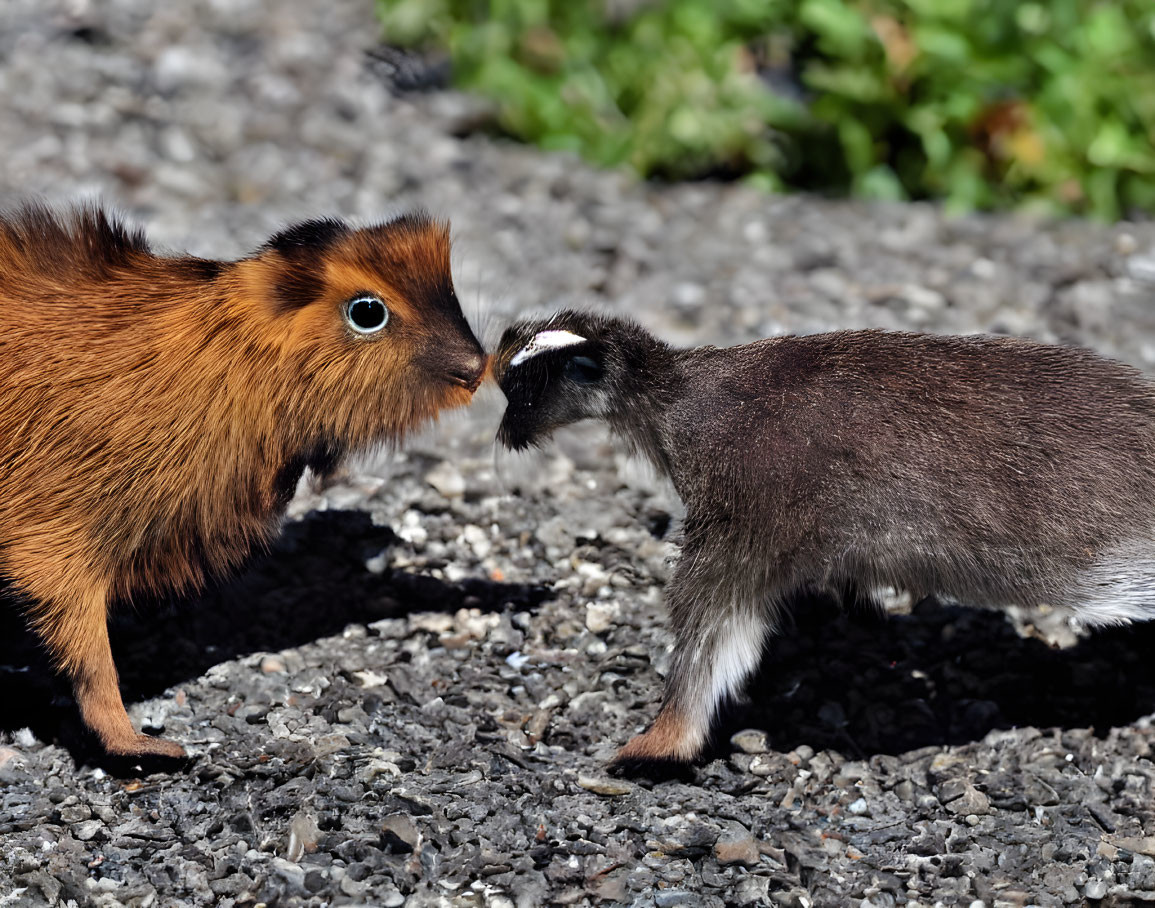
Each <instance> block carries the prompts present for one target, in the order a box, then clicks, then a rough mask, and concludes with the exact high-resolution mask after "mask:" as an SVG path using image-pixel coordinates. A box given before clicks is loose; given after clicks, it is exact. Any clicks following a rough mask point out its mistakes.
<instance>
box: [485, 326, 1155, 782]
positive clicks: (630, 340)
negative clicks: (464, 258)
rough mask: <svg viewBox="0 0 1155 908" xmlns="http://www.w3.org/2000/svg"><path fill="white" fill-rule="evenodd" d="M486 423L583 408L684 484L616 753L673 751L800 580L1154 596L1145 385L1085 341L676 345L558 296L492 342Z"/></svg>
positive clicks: (1015, 598)
mask: <svg viewBox="0 0 1155 908" xmlns="http://www.w3.org/2000/svg"><path fill="white" fill-rule="evenodd" d="M494 374H495V377H496V378H497V380H498V381H499V383H500V385H501V388H502V390H503V391H504V392H505V395H506V397H507V398H508V400H509V405H508V408H507V410H506V413H505V416H504V418H503V420H502V423H501V429H500V436H499V437H500V438H501V440H502V441H503V442H504V443H505V444H506V445H508V446H509V447H512V448H524V447H526V446H527V445H535V444H539V443H540V442H541V441H543V440H544V439H545V438H547V437H548V436H549V434H550V433H551V432H552V431H553V430H554V429H555V428H557V427H559V426H562V425H565V424H567V423H571V422H574V421H575V420H578V419H583V418H587V417H594V418H599V419H604V420H606V421H607V422H608V424H609V426H610V428H611V429H612V431H613V432H614V433H615V434H616V435H617V436H619V437H620V438H621V439H622V440H624V442H625V443H626V445H627V446H628V447H629V448H631V449H632V450H633V451H634V452H637V453H640V454H642V455H644V456H645V457H647V458H649V460H650V461H652V462H653V464H654V465H655V466H656V467H657V469H658V470H659V471H660V472H662V473H663V474H665V475H666V476H668V477H669V478H670V479H671V480H672V481H673V484H674V486H675V488H676V489H677V491H678V493H679V494H680V495H681V497H682V499H683V501H684V503H685V505H686V518H685V525H684V536H685V541H684V547H683V550H682V556H681V560H680V562H679V564H678V567H677V570H676V572H675V574H674V576H673V578H672V580H671V582H670V584H669V587H668V589H667V592H666V596H667V601H668V607H669V612H670V620H671V623H672V625H673V630H674V634H675V638H676V642H675V652H674V660H673V666H672V669H671V671H670V674H669V676H668V679H667V686H666V696H665V702H664V705H663V706H662V709H661V711H660V713H659V715H658V717H657V719H656V721H655V722H654V723H653V725H652V726H650V728H649V730H648V731H646V732H645V733H644V734H641V735H639V736H637V737H635V738H634V739H633V740H632V741H630V742H629V743H628V744H627V745H626V746H625V747H624V748H623V749H622V750H621V752H620V753H619V754H618V756H617V758H616V759H617V761H619V762H622V763H629V762H633V761H643V762H644V761H654V760H657V761H687V760H690V759H692V758H694V757H696V756H697V755H698V754H699V753H700V751H701V749H702V748H703V746H704V744H705V742H706V740H707V735H708V732H709V729H710V725H711V720H712V718H713V716H714V714H715V712H716V710H717V707H718V706H719V704H720V703H721V702H722V701H723V700H725V699H726V698H727V697H730V696H732V695H734V694H735V693H736V692H737V691H739V690H740V688H741V686H742V684H743V683H744V681H745V680H746V679H747V677H748V676H749V675H750V673H751V672H752V671H753V670H754V668H755V667H756V666H757V665H758V662H759V660H760V657H761V655H762V651H763V646H764V643H765V641H766V638H767V636H768V635H769V634H770V633H771V632H772V631H773V630H774V629H775V627H776V626H777V624H778V618H779V614H780V610H781V609H782V608H783V607H784V605H785V604H786V603H787V602H789V601H791V600H793V599H795V598H796V596H797V594H799V593H803V592H806V591H832V592H835V593H836V594H843V593H845V592H846V591H848V590H857V591H859V592H860V594H861V595H862V596H863V597H865V598H870V594H871V592H872V591H876V590H879V589H883V588H886V587H892V588H896V589H898V590H903V591H907V592H909V593H911V594H913V595H914V596H915V597H916V598H921V597H923V596H925V595H929V594H935V595H937V596H938V597H940V598H943V599H948V600H955V601H958V602H962V603H966V604H970V605H982V606H991V607H1003V606H1008V605H1012V604H1023V605H1037V604H1041V603H1048V604H1051V605H1054V606H1058V607H1066V608H1069V609H1071V610H1073V612H1074V614H1075V615H1077V616H1078V617H1079V618H1080V619H1081V620H1082V621H1083V622H1085V623H1087V624H1091V625H1101V624H1115V623H1120V622H1127V621H1131V620H1133V619H1134V620H1140V619H1147V618H1150V617H1152V616H1155V387H1153V386H1152V384H1151V383H1149V382H1148V381H1147V380H1146V379H1145V378H1144V377H1143V376H1142V375H1141V374H1140V373H1139V372H1137V371H1136V370H1134V369H1132V368H1130V367H1128V366H1125V365H1121V364H1119V363H1116V362H1111V361H1109V360H1106V359H1102V358H1100V357H1098V356H1096V355H1094V354H1093V353H1090V352H1088V351H1086V350H1081V349H1076V348H1071V347H1059V346H1047V345H1043V344H1038V343H1032V342H1029V341H1025V340H1013V339H1009V338H995V337H932V336H925V335H916V334H900V333H884V332H880V331H845V332H838V333H835V334H822V335H815V336H811V337H781V338H775V339H772V340H764V341H758V342H756V343H752V344H746V345H744V346H739V347H732V348H730V349H716V348H713V347H701V348H698V349H693V350H676V349H672V348H671V347H669V346H667V345H666V344H664V343H662V342H661V341H659V340H657V339H656V338H654V337H652V336H651V335H650V334H648V333H647V332H645V331H643V330H642V329H641V328H639V327H638V326H637V325H634V324H632V323H630V322H628V321H623V320H619V319H615V318H604V317H598V316H593V315H588V314H581V313H576V312H562V313H560V314H558V315H556V316H554V317H553V318H551V319H549V320H547V321H531V322H525V323H521V324H517V325H515V326H513V327H511V328H510V329H508V330H507V331H506V332H505V335H504V337H503V339H502V341H501V345H500V348H499V350H498V352H497V353H495V354H494Z"/></svg>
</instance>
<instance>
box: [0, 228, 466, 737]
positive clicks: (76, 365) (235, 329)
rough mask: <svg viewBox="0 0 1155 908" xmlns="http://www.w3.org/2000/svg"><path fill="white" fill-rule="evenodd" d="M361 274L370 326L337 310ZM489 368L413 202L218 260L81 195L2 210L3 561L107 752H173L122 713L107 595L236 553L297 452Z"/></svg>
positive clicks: (270, 511) (441, 249) (404, 410)
mask: <svg viewBox="0 0 1155 908" xmlns="http://www.w3.org/2000/svg"><path fill="white" fill-rule="evenodd" d="M361 291H370V292H373V293H376V294H377V295H379V296H380V297H381V299H382V300H383V301H384V302H385V304H386V305H387V306H388V308H389V310H390V314H391V317H390V319H389V322H388V324H387V326H386V327H385V328H384V329H383V330H382V331H381V332H380V333H379V335H376V336H371V337H366V336H360V335H357V334H356V333H355V332H353V331H351V330H350V329H349V327H348V326H347V325H346V324H345V322H344V320H343V317H342V303H343V302H344V301H345V300H347V299H349V298H350V297H352V296H353V295H355V294H356V293H358V292H361ZM484 365H485V359H484V356H483V354H482V352H481V349H480V347H479V345H478V344H477V341H476V340H475V339H474V337H473V335H472V333H471V332H470V330H469V328H468V326H467V325H466V323H465V320H464V318H463V317H462V315H461V311H460V308H459V306H458V304H457V300H456V297H455V296H454V294H453V287H452V280H451V276H450V272H449V232H448V225H446V224H443V223H438V222H435V221H432V220H430V219H429V218H427V217H425V216H422V215H410V216H406V217H404V218H401V219H398V220H396V221H394V222H391V223H389V224H384V225H380V226H377V227H371V228H364V229H360V230H353V229H351V228H348V227H346V226H345V225H343V224H341V223H340V222H336V221H322V222H309V223H308V224H305V225H299V226H298V227H297V228H291V229H290V230H288V231H285V232H284V233H282V234H279V235H278V236H277V237H274V238H273V239H272V240H270V242H269V244H267V245H266V246H265V247H263V248H262V249H260V250H258V252H257V253H255V254H254V255H252V256H251V257H248V258H245V259H242V260H240V261H237V262H230V263H218V262H211V261H206V260H202V259H196V258H190V257H176V258H166V257H160V256H157V255H154V254H152V253H151V252H150V251H149V249H148V246H147V243H146V242H145V240H144V238H143V236H142V235H141V234H140V233H139V232H137V231H133V230H129V229H126V228H125V227H123V226H121V225H120V224H119V223H117V222H116V221H115V220H113V219H111V218H109V217H108V216H106V215H105V214H104V213H103V212H101V211H100V210H98V209H95V208H86V209H80V210H76V211H71V212H63V213H55V212H52V211H49V210H48V209H45V208H43V207H39V206H28V207H25V208H23V209H21V210H19V211H17V212H15V213H14V214H11V215H9V216H8V217H6V218H3V219H0V574H2V575H3V578H4V580H5V581H6V583H7V585H8V587H9V589H10V590H11V591H12V592H14V593H16V594H17V596H18V598H19V599H20V601H22V602H24V603H26V604H27V609H28V614H29V618H30V621H31V624H32V626H33V627H34V629H35V630H36V631H37V632H38V633H39V634H40V635H41V637H42V638H43V640H44V642H45V644H46V645H47V646H48V648H49V650H50V651H51V652H52V654H53V656H54V657H55V659H56V660H57V662H58V663H59V665H60V666H61V667H62V668H63V669H64V670H65V671H67V672H68V673H69V675H70V676H71V677H72V678H73V680H74V686H75V690H76V693H77V698H78V702H79V704H80V707H81V711H82V714H83V715H84V718H85V720H86V721H87V722H88V724H89V725H90V726H91V727H92V728H93V729H94V730H95V731H96V732H97V734H98V735H99V736H100V737H101V739H102V741H103V743H104V744H105V746H106V748H107V749H108V750H109V751H111V752H114V753H126V754H137V753H162V754H176V753H179V748H177V747H176V746H175V745H172V744H170V743H169V742H164V741H159V740H158V739H152V738H145V737H138V736H137V735H136V734H135V732H134V731H133V730H132V728H131V726H130V724H129V721H128V717H127V715H126V714H125V712H124V708H123V705H122V704H121V701H120V696H119V693H118V691H117V686H116V673H115V669H114V667H113V665H112V658H111V654H110V652H109V648H108V639H107V633H106V627H105V624H106V611H107V609H108V607H109V605H110V604H112V603H115V602H116V601H118V600H131V599H133V598H134V597H141V596H151V595H155V594H169V593H187V592H191V591H193V590H195V589H196V588H198V587H199V586H200V585H201V584H202V583H203V582H204V581H205V580H206V579H208V578H210V577H214V576H219V575H222V574H226V573H228V572H229V571H232V570H234V569H235V568H236V567H237V566H238V565H240V563H241V562H242V561H243V560H244V559H245V557H246V556H247V555H248V554H249V553H250V552H252V551H253V550H259V549H261V548H263V547H265V546H266V545H267V544H268V543H269V541H270V540H271V538H272V537H273V536H274V534H275V532H276V530H277V525H278V520H279V518H280V516H281V514H282V513H283V511H284V508H285V506H286V505H287V503H288V499H289V497H290V495H291V493H292V490H293V487H294V486H295V484H296V481H297V479H298V478H299V477H300V475H301V473H302V472H303V470H304V469H305V467H307V466H309V467H313V468H315V469H317V470H319V471H325V470H329V469H332V468H333V467H334V466H335V464H336V462H337V461H338V460H339V459H340V458H341V457H342V455H344V454H345V453H346V452H350V451H353V450H356V449H362V448H365V447H367V446H370V445H374V444H380V443H386V442H396V441H397V440H399V439H400V438H402V437H403V436H404V435H405V433H406V432H408V431H409V430H411V429H413V428H415V427H418V426H420V425H421V424H423V423H425V422H426V421H428V420H430V419H432V418H433V417H435V416H436V414H437V412H438V410H440V409H442V408H445V407H456V406H461V405H464V404H466V403H468V402H469V400H470V397H471V395H472V392H473V390H474V389H475V388H476V385H477V382H478V381H479V380H480V377H481V371H482V369H483V367H484Z"/></svg>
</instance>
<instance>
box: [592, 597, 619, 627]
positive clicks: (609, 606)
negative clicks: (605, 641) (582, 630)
mask: <svg viewBox="0 0 1155 908" xmlns="http://www.w3.org/2000/svg"><path fill="white" fill-rule="evenodd" d="M620 612H621V606H619V605H618V604H617V603H616V602H591V603H590V604H589V605H587V606H586V627H587V628H589V630H590V632H591V633H594V634H604V633H605V632H606V631H608V630H609V629H610V628H611V627H613V626H614V625H615V624H616V623H617V617H618V614H619V613H620Z"/></svg>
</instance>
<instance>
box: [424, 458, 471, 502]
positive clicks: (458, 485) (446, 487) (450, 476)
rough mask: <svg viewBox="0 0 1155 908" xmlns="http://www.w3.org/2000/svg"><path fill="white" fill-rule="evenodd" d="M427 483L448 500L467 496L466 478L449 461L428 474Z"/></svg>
mask: <svg viewBox="0 0 1155 908" xmlns="http://www.w3.org/2000/svg"><path fill="white" fill-rule="evenodd" d="M425 481H426V482H427V483H429V484H430V485H431V486H433V488H435V489H436V490H437V491H438V492H440V493H441V494H442V495H443V496H444V497H446V498H461V497H462V496H463V495H464V494H465V477H464V476H462V475H461V471H460V470H458V469H457V467H455V466H454V465H453V464H452V463H450V462H449V461H448V460H443V461H442V462H441V463H439V464H438V465H437V466H435V467H434V468H433V469H432V470H430V471H429V472H428V473H426V474H425Z"/></svg>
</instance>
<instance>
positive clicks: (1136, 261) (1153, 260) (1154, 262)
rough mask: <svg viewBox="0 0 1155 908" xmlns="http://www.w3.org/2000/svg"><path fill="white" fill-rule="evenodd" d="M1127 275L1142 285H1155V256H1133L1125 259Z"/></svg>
mask: <svg viewBox="0 0 1155 908" xmlns="http://www.w3.org/2000/svg"><path fill="white" fill-rule="evenodd" d="M1127 274H1128V275H1129V276H1130V277H1132V278H1133V279H1134V280H1137V281H1139V282H1140V283H1143V284H1155V254H1152V255H1133V256H1131V257H1130V258H1129V259H1127Z"/></svg>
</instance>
